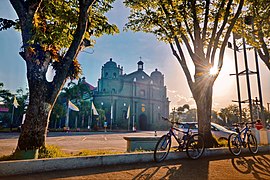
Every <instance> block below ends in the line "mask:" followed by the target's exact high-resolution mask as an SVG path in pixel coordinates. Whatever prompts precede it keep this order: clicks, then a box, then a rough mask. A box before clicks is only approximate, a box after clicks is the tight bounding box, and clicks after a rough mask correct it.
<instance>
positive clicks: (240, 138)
mask: <svg viewBox="0 0 270 180" xmlns="http://www.w3.org/2000/svg"><path fill="white" fill-rule="evenodd" d="M252 124H254V123H237V124H233V126H235V131H236V133H232V134H231V135H230V136H229V138H228V146H229V150H230V152H231V153H232V154H233V155H235V156H238V155H239V154H240V153H241V148H242V147H244V148H246V147H247V146H248V149H249V151H250V152H251V153H252V154H256V153H257V152H258V143H257V139H256V137H255V136H254V135H253V134H252V133H251V129H250V127H251V125H252ZM240 125H245V127H244V128H243V129H241V130H240V128H239V126H240Z"/></svg>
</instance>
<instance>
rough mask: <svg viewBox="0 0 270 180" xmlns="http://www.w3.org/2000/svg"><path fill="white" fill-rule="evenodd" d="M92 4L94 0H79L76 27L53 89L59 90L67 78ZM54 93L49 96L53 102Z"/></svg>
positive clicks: (55, 78) (53, 83) (78, 48)
mask: <svg viewBox="0 0 270 180" xmlns="http://www.w3.org/2000/svg"><path fill="white" fill-rule="evenodd" d="M93 3H95V0H79V4H80V6H79V9H80V12H79V18H78V25H77V28H76V31H75V33H74V36H73V41H72V43H71V45H70V47H69V49H68V51H67V53H66V54H65V56H64V58H63V62H64V63H63V66H62V68H61V69H59V70H58V71H57V72H56V75H55V77H54V80H53V82H52V85H53V88H56V89H60V87H62V86H63V81H64V82H65V80H66V78H67V74H68V70H69V67H70V65H71V63H72V62H73V60H74V59H75V58H76V57H77V55H78V53H79V50H80V44H81V43H82V40H83V36H84V33H85V31H86V28H87V23H88V13H89V8H90V6H92V5H93ZM54 92H55V94H52V95H51V97H52V98H51V99H52V100H54V99H55V98H54V97H56V95H57V94H56V93H57V91H54Z"/></svg>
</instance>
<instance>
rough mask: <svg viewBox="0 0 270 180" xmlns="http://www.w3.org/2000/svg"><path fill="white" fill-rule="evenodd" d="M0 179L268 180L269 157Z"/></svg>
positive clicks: (152, 163) (172, 163) (216, 158)
mask: <svg viewBox="0 0 270 180" xmlns="http://www.w3.org/2000/svg"><path fill="white" fill-rule="evenodd" d="M1 179H8V180H13V179H14V180H15V179H20V180H24V179H27V180H32V179H33V180H36V179H42V180H46V179H61V180H63V179H71V180H72V179H79V180H80V179H91V180H92V179H102V180H103V179H104V180H106V179H116V180H117V179H121V180H122V179H123V180H128V179H132V180H141V179H153V180H155V179H170V180H179V179H181V180H185V179H187V180H196V179H201V180H206V179H210V180H211V179H213V180H218V179H239V180H245V179H246V180H252V179H270V155H269V153H264V154H259V155H256V156H241V157H233V156H219V157H204V158H201V159H199V160H195V161H194V160H190V159H180V160H173V161H166V162H163V163H154V162H150V163H140V164H127V165H118V166H106V167H93V168H83V169H76V170H62V171H53V172H46V173H37V174H27V175H17V176H9V177H2V178H1Z"/></svg>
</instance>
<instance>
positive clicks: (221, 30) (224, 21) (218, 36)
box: [211, 0, 242, 64]
mask: <svg viewBox="0 0 270 180" xmlns="http://www.w3.org/2000/svg"><path fill="white" fill-rule="evenodd" d="M232 2H233V0H230V1H229V2H228V4H227V7H226V11H225V12H226V13H225V15H224V16H223V17H224V18H223V23H222V25H221V27H220V29H219V30H218V33H217V36H216V38H215V42H214V47H213V51H212V54H211V64H214V61H215V54H216V50H217V48H218V44H219V41H220V37H221V35H222V34H223V30H224V28H225V26H226V24H227V22H228V19H229V15H230V9H231V6H232ZM241 9H242V8H241ZM235 20H236V19H235ZM230 27H231V29H232V28H233V27H232V26H231V25H230ZM230 32H231V31H230ZM226 34H228V31H227V33H226ZM229 36H230V33H229V34H228V38H229ZM225 41H226V40H225V39H224V40H223V43H222V44H224V42H225ZM226 44H227V41H226Z"/></svg>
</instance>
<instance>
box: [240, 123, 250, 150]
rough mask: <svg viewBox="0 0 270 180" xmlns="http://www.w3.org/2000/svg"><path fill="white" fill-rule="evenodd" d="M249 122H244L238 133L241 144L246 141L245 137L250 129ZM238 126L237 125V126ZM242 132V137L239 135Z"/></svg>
mask: <svg viewBox="0 0 270 180" xmlns="http://www.w3.org/2000/svg"><path fill="white" fill-rule="evenodd" d="M248 124H249V123H245V127H244V128H243V129H241V131H239V132H238V133H237V134H238V140H239V141H240V142H241V145H242V144H243V143H246V141H245V140H246V138H247V134H248V132H249V131H250V129H249V127H248ZM237 128H239V127H237ZM242 134H244V137H243V138H242V137H241V135H242Z"/></svg>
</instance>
